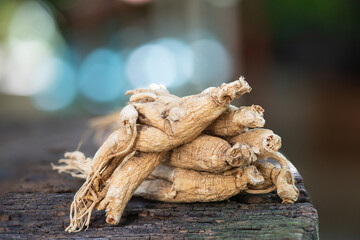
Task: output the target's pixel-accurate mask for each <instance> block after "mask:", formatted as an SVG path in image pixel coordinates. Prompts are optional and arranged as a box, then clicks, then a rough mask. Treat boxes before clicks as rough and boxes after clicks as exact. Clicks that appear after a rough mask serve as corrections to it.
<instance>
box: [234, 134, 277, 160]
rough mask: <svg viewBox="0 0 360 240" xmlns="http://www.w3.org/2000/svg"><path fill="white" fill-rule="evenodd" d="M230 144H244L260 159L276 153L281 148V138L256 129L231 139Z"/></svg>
mask: <svg viewBox="0 0 360 240" xmlns="http://www.w3.org/2000/svg"><path fill="white" fill-rule="evenodd" d="M228 140H229V143H230V144H236V143H244V144H247V145H249V146H250V147H251V149H252V150H253V151H254V153H255V154H256V155H257V156H258V159H261V158H263V156H265V155H267V154H269V153H274V152H276V151H278V150H279V149H280V148H281V138H280V137H279V136H278V135H276V134H274V132H273V131H271V130H269V129H263V128H255V129H251V130H249V131H246V132H244V133H241V134H239V135H237V136H234V137H230V138H229V139H228Z"/></svg>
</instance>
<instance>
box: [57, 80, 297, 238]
mask: <svg viewBox="0 0 360 240" xmlns="http://www.w3.org/2000/svg"><path fill="white" fill-rule="evenodd" d="M250 91H251V88H250V86H249V84H248V83H247V82H246V81H245V79H244V78H243V77H240V79H239V80H237V81H234V82H231V83H224V84H222V85H220V86H219V87H211V88H208V89H205V90H204V91H202V92H201V93H200V94H197V95H192V96H186V97H182V98H180V97H177V96H175V95H173V94H171V93H169V91H168V90H167V89H166V88H165V87H164V86H159V85H155V84H152V85H150V86H149V87H148V88H137V89H134V90H131V91H128V92H127V93H126V94H127V95H131V96H130V101H129V103H128V105H127V106H126V107H124V108H123V109H122V110H121V111H120V114H119V113H113V114H110V115H107V116H103V117H99V118H96V119H93V120H92V121H91V122H90V127H91V128H92V129H93V130H94V131H95V132H96V134H95V138H96V139H97V141H100V140H101V138H102V135H103V134H104V133H106V132H111V134H110V135H109V136H108V137H107V138H106V139H105V141H103V142H102V144H101V146H100V148H99V149H98V151H97V152H96V153H95V155H94V157H93V158H86V156H85V155H84V154H83V153H81V152H79V151H75V152H67V153H65V158H64V159H60V160H59V163H60V165H58V166H55V165H53V168H54V169H56V170H58V171H59V173H61V172H66V173H69V174H71V175H72V176H73V177H77V178H82V179H85V182H84V184H83V185H82V186H81V188H80V189H79V190H78V191H77V192H76V194H75V196H74V199H73V202H72V204H71V208H70V224H69V226H68V227H67V228H66V231H68V232H78V231H81V230H82V229H83V228H84V227H85V228H86V229H87V228H88V227H89V224H90V220H91V213H92V211H93V210H94V209H97V210H105V211H106V222H107V223H109V224H114V225H115V224H118V223H119V221H120V219H121V216H122V214H123V212H124V209H125V207H126V205H127V203H128V201H129V200H130V199H131V197H132V196H133V195H136V196H141V197H143V198H146V199H151V200H157V201H164V202H211V201H221V200H225V199H228V198H230V197H232V196H234V195H236V194H238V193H240V192H246V193H250V194H261V193H268V192H271V191H274V190H275V189H277V194H278V195H279V197H280V198H281V199H282V200H283V203H294V202H295V201H296V200H297V198H298V195H299V191H298V189H297V188H296V187H295V184H294V178H293V175H292V173H291V171H290V167H289V166H290V163H289V161H288V160H287V159H286V158H285V157H284V155H282V154H281V153H280V152H278V150H279V149H280V148H281V138H280V137H279V136H278V135H276V134H274V133H273V131H271V130H269V129H264V128H263V126H264V124H265V120H264V118H263V113H264V110H263V109H262V108H261V107H260V106H258V105H252V106H242V107H239V108H238V107H235V106H233V105H230V102H231V101H232V100H233V99H235V98H239V97H240V96H242V95H243V94H245V93H248V92H250ZM269 158H271V159H273V160H275V161H277V162H278V163H279V166H275V165H274V164H272V163H270V162H267V161H266V160H267V159H269Z"/></svg>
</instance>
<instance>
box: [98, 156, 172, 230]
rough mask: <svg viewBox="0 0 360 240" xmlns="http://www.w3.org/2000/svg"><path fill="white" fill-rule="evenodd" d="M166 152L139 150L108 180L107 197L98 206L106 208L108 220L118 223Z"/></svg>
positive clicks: (100, 208) (114, 223)
mask: <svg viewBox="0 0 360 240" xmlns="http://www.w3.org/2000/svg"><path fill="white" fill-rule="evenodd" d="M164 155H165V152H164V153H143V152H137V153H136V154H135V155H134V156H132V157H131V158H129V159H128V160H127V161H126V162H124V163H123V164H122V165H120V166H119V167H118V168H117V169H116V170H115V171H114V173H113V174H112V176H111V177H110V179H109V180H108V184H107V186H108V189H107V193H106V196H105V198H104V199H103V200H102V201H101V202H100V204H99V206H98V207H97V208H98V210H104V209H106V216H107V217H106V222H107V223H109V224H113V225H116V224H118V223H119V221H120V218H121V216H122V214H123V212H124V209H125V207H126V204H127V203H128V202H129V200H130V199H131V197H132V195H133V193H134V192H135V190H136V189H137V188H138V186H139V185H140V184H141V183H142V182H143V181H144V180H145V179H146V178H147V177H148V176H149V175H150V173H151V172H152V171H153V170H154V169H155V168H156V167H157V165H158V164H159V163H160V161H161V160H162V159H163V157H164Z"/></svg>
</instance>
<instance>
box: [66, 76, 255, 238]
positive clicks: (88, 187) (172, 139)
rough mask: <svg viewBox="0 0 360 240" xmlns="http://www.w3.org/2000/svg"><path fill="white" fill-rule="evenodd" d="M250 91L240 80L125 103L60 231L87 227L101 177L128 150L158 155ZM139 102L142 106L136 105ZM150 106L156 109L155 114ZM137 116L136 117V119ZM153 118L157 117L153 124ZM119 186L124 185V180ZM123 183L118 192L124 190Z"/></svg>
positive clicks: (197, 131)
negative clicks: (195, 91) (181, 94)
mask: <svg viewBox="0 0 360 240" xmlns="http://www.w3.org/2000/svg"><path fill="white" fill-rule="evenodd" d="M250 90H251V88H250V87H249V85H248V84H247V82H246V81H245V80H244V79H243V78H240V79H239V80H237V81H235V82H232V83H229V84H222V85H221V86H220V87H217V88H212V89H211V90H207V91H205V92H202V93H201V94H199V95H193V96H189V97H184V98H179V99H174V100H173V101H172V102H171V103H169V104H164V103H159V102H149V103H137V105H135V103H133V104H132V105H134V106H135V107H136V110H135V109H134V107H133V106H132V105H128V106H126V107H125V108H124V109H123V110H122V111H121V113H120V121H121V123H122V124H123V126H122V127H121V128H119V129H118V130H116V131H115V132H114V133H112V134H111V135H110V136H109V137H108V138H107V140H106V141H105V142H104V144H103V145H102V146H101V147H100V149H99V150H98V151H97V153H96V154H95V156H94V159H93V162H92V163H93V164H92V168H91V173H90V175H89V176H88V177H87V179H86V181H85V183H84V184H83V186H82V187H81V188H80V189H79V190H78V192H77V193H76V194H75V196H74V200H73V202H72V204H71V209H70V225H69V227H68V228H67V229H66V230H67V231H69V232H77V231H80V230H81V229H82V228H84V227H85V226H86V227H88V226H89V223H90V217H91V212H92V210H93V209H94V208H95V207H96V206H97V205H98V203H99V202H100V201H101V200H102V198H103V197H105V195H106V194H107V192H106V189H107V186H108V185H107V183H106V181H107V180H108V179H109V178H110V176H111V174H112V173H113V172H114V170H115V169H116V168H117V166H118V165H119V164H120V163H121V162H122V160H123V159H124V158H126V157H129V156H130V155H129V154H130V153H131V152H133V151H136V150H138V151H141V152H158V153H160V152H165V151H168V150H171V149H173V148H174V147H177V146H179V145H181V144H183V143H187V142H190V141H192V140H193V139H195V138H196V137H197V136H198V135H199V134H200V133H201V132H202V131H203V130H204V129H205V128H206V127H207V126H208V125H210V124H211V122H213V121H214V120H215V119H216V118H217V117H219V116H220V115H221V114H222V113H223V112H224V111H225V110H226V109H227V108H228V106H229V103H230V101H231V100H232V99H234V98H237V97H240V96H241V95H242V94H244V93H247V92H249V91H250ZM153 103H156V104H160V108H156V107H155V106H154V104H153ZM139 104H142V105H141V107H139ZM153 109H157V110H159V109H161V111H160V112H156V111H153ZM189 109H191V110H190V111H189ZM138 111H139V115H138ZM138 116H141V117H140V118H139V119H138ZM155 119H156V120H157V121H155V122H153V121H154V120H155ZM137 120H144V122H146V123H147V124H148V125H149V126H141V125H140V126H139V128H137V126H138V125H137V124H136V121H137ZM161 123H162V124H163V125H161ZM164 126H165V127H164ZM163 127H164V128H163ZM163 129H166V130H167V131H163ZM153 161H155V159H153ZM127 171H130V169H127ZM137 181H139V183H134V184H135V185H136V184H140V183H141V181H142V180H141V179H137ZM123 184H124V185H126V186H129V185H130V182H124V183H123ZM126 186H125V187H124V191H128V190H129V188H127V187H126ZM103 190H104V191H103ZM118 200H119V199H118ZM119 201H121V200H119Z"/></svg>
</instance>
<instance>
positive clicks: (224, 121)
mask: <svg viewBox="0 0 360 240" xmlns="http://www.w3.org/2000/svg"><path fill="white" fill-rule="evenodd" d="M263 115H264V109H262V108H261V107H260V106H258V105H252V106H250V107H240V108H237V107H235V106H230V107H229V109H228V110H227V111H225V112H224V113H223V114H222V115H221V116H220V117H219V118H217V119H216V120H215V121H214V122H213V123H212V124H211V125H210V126H208V127H207V128H206V130H205V131H206V132H207V133H209V134H211V135H215V136H221V137H229V136H235V135H238V134H240V133H242V132H243V131H245V130H246V129H247V128H257V127H263V126H264V124H265V120H264V118H263Z"/></svg>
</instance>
